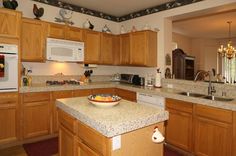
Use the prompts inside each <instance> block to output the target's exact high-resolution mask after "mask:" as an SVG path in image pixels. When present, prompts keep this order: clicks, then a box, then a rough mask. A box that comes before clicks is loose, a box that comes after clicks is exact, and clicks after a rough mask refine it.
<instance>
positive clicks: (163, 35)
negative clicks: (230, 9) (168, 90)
mask: <svg viewBox="0 0 236 156" xmlns="http://www.w3.org/2000/svg"><path fill="white" fill-rule="evenodd" d="M233 2H235V0H224V1H222V0H205V1H201V2H198V3H194V4H191V5H186V6H182V7H177V8H174V9H170V10H166V11H162V12H158V13H155V14H150V15H146V16H142V17H139V18H135V19H132V20H129V21H124V22H121V23H115V22H112V21H108V20H105V19H100V18H97V17H92V16H88V15H84V14H81V13H77V12H74V14H73V18H72V21H74V22H75V26H78V27H82V24H83V22H84V21H85V20H86V19H89V20H90V21H91V23H93V24H94V25H95V30H97V31H100V30H101V29H102V27H103V26H104V25H105V24H107V25H108V27H109V28H110V29H111V31H112V32H113V33H119V29H120V26H121V25H124V26H125V28H126V29H127V30H131V28H132V26H136V28H137V29H138V30H141V29H142V28H143V27H144V26H145V25H146V24H148V25H150V26H151V28H152V30H154V29H155V30H156V29H159V30H160V31H159V33H158V42H157V44H158V55H157V59H158V65H157V67H158V68H161V71H162V73H163V75H164V70H165V59H164V58H165V54H167V53H171V51H172V50H171V42H172V19H173V18H178V16H188V14H189V13H191V15H192V13H198V12H201V11H205V10H206V9H210V8H217V7H220V6H221V5H226V4H230V3H233ZM18 3H19V7H18V8H17V9H18V10H20V11H22V12H23V16H25V17H31V18H32V17H34V15H33V13H32V7H33V4H37V5H38V6H39V7H44V9H45V15H44V16H43V17H42V20H46V21H51V22H53V21H54V17H58V16H59V15H58V11H59V8H56V7H52V6H48V5H45V4H42V3H37V2H34V1H30V0H21V1H19V0H18ZM24 65H25V66H29V67H31V68H32V69H33V74H37V75H45V74H50V75H53V74H55V73H56V72H58V69H57V68H55V66H54V63H50V62H46V64H42V63H24ZM42 66H43V67H44V68H42ZM65 66H66V67H65V68H63V70H62V69H61V71H64V72H65V73H67V74H72V75H74V74H81V73H83V70H84V69H83V68H81V66H80V65H78V64H67V65H65ZM48 69H50V70H48ZM140 69H141V70H140ZM55 71H56V72H55ZM124 71H125V72H129V73H140V74H142V75H145V74H146V73H147V72H152V73H154V72H155V68H139V67H127V68H126V67H114V66H98V68H97V69H95V73H96V74H100V73H105V74H113V73H117V72H124ZM59 72H60V71H59Z"/></svg>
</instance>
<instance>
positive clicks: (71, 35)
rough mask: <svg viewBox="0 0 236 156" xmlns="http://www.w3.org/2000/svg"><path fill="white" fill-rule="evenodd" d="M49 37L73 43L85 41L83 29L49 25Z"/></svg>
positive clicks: (54, 24)
mask: <svg viewBox="0 0 236 156" xmlns="http://www.w3.org/2000/svg"><path fill="white" fill-rule="evenodd" d="M48 37H51V38H57V39H66V40H73V41H83V32H82V29H80V28H77V27H72V26H66V25H61V24H56V23H48Z"/></svg>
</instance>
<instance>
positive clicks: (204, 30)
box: [173, 9, 236, 39]
mask: <svg viewBox="0 0 236 156" xmlns="http://www.w3.org/2000/svg"><path fill="white" fill-rule="evenodd" d="M227 21H232V24H231V37H232V38H235V37H236V10H235V9H234V10H231V11H225V12H222V13H213V14H209V15H203V16H200V17H194V18H189V19H184V20H177V21H174V22H173V32H176V33H180V34H183V35H186V36H189V37H192V38H211V39H223V38H228V36H229V35H228V34H229V25H228V24H227Z"/></svg>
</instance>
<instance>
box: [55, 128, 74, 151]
mask: <svg viewBox="0 0 236 156" xmlns="http://www.w3.org/2000/svg"><path fill="white" fill-rule="evenodd" d="M74 153H75V139H74V134H73V133H71V132H70V131H68V130H67V129H66V128H64V127H63V126H62V125H60V130H59V156H74V155H75V154H74Z"/></svg>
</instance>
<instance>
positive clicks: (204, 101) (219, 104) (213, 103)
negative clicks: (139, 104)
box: [20, 82, 236, 111]
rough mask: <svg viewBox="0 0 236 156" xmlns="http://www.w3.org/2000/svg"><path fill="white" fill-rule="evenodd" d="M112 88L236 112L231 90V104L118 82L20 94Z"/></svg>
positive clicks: (23, 89) (30, 89) (27, 89)
mask: <svg viewBox="0 0 236 156" xmlns="http://www.w3.org/2000/svg"><path fill="white" fill-rule="evenodd" d="M197 84H198V83H196V85H197ZM187 85H189V88H191V87H190V84H187ZM111 87H116V88H120V89H126V90H130V91H135V92H142V93H148V94H153V95H159V96H163V97H166V98H172V99H177V100H183V101H187V102H192V103H196V104H202V105H207V106H212V107H216V108H222V109H228V110H233V111H236V96H234V93H235V90H231V94H228V93H227V96H229V95H232V96H230V97H233V98H234V99H235V100H233V101H230V102H221V101H212V100H207V99H203V98H196V97H188V96H184V95H180V94H178V93H179V92H182V91H189V90H188V88H187V87H186V86H185V85H183V86H182V88H176V89H169V88H149V87H143V86H133V85H128V84H120V83H117V82H95V83H90V84H87V85H80V86H73V85H65V86H45V85H44V86H32V87H21V88H20V93H26V92H43V91H57V90H75V89H92V88H111ZM194 87H195V89H192V90H190V91H191V92H197V93H198V92H200V93H203V94H206V93H205V92H201V90H198V89H197V87H196V86H194ZM198 87H199V86H198ZM203 90H205V89H203ZM219 90H220V89H219ZM232 92H233V93H232Z"/></svg>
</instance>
